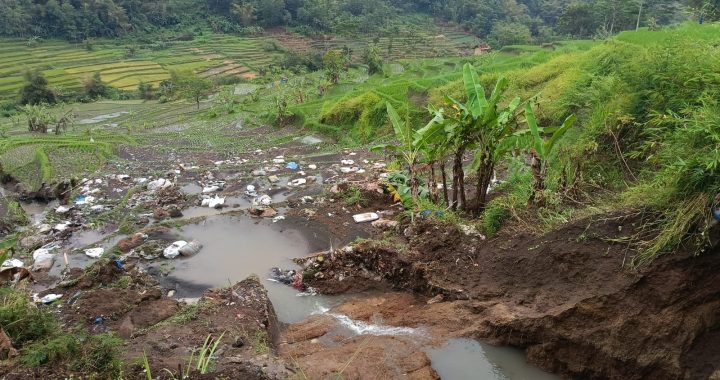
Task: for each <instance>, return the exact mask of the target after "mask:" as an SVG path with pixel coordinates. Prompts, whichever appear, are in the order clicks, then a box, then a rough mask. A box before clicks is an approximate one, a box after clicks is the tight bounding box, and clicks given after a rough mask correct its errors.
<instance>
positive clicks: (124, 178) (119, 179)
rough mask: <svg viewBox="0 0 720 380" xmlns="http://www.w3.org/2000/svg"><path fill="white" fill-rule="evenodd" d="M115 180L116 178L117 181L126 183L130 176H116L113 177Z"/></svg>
mask: <svg viewBox="0 0 720 380" xmlns="http://www.w3.org/2000/svg"><path fill="white" fill-rule="evenodd" d="M115 178H116V179H117V180H118V181H126V180H128V179H130V176H129V175H127V174H118V175H116V176H115Z"/></svg>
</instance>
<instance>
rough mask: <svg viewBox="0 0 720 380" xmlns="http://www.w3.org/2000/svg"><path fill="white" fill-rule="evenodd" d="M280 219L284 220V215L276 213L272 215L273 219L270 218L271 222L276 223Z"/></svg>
mask: <svg viewBox="0 0 720 380" xmlns="http://www.w3.org/2000/svg"><path fill="white" fill-rule="evenodd" d="M281 220H285V216H284V215H278V216H276V217H274V218H273V220H272V222H273V223H277V222H279V221H281Z"/></svg>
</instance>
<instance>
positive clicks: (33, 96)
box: [20, 70, 57, 104]
mask: <svg viewBox="0 0 720 380" xmlns="http://www.w3.org/2000/svg"><path fill="white" fill-rule="evenodd" d="M23 77H24V78H25V85H24V86H23V87H22V89H21V90H20V104H55V103H56V102H57V96H56V95H55V92H53V91H52V90H50V89H49V88H48V81H47V79H45V76H44V75H43V74H42V73H41V72H40V71H37V70H33V71H31V70H28V71H26V72H25V74H23Z"/></svg>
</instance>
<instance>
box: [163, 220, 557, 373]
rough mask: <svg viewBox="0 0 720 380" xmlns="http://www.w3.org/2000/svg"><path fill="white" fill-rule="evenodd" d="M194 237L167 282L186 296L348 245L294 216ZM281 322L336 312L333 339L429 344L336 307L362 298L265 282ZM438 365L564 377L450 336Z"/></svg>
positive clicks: (184, 232) (435, 358)
mask: <svg viewBox="0 0 720 380" xmlns="http://www.w3.org/2000/svg"><path fill="white" fill-rule="evenodd" d="M180 235H181V236H183V237H185V238H187V239H197V240H199V241H201V242H203V245H204V248H203V250H202V252H201V254H198V255H197V256H194V257H191V258H188V259H180V260H175V261H174V262H173V264H174V270H173V271H172V272H171V273H170V275H169V276H167V277H166V278H165V279H164V282H165V285H167V286H170V287H174V288H175V290H176V296H177V297H179V298H190V299H192V298H195V297H199V296H200V295H201V294H202V293H203V292H204V291H205V290H206V289H208V288H211V287H219V286H227V285H228V284H231V283H233V282H236V281H238V280H239V279H243V278H245V277H247V276H249V275H251V274H258V275H260V276H261V278H262V277H263V276H265V277H267V273H269V269H270V268H273V267H280V268H283V269H293V268H295V267H296V266H295V264H294V263H293V262H292V260H291V259H292V258H296V257H302V256H306V255H309V254H312V253H315V252H319V251H323V250H327V249H329V248H331V247H339V246H341V244H347V243H348V241H342V240H340V239H337V238H336V237H333V236H331V235H330V234H329V233H328V232H327V230H326V229H324V228H322V226H312V225H305V224H304V222H303V221H300V220H295V219H293V218H288V219H287V220H284V221H282V222H280V223H272V222H271V221H270V220H258V219H252V218H250V217H248V216H245V215H214V216H210V217H208V218H207V219H205V220H204V221H203V222H200V223H198V224H192V225H187V226H185V227H183V228H181V230H180ZM264 285H265V286H266V288H267V289H268V293H269V296H270V299H271V301H272V303H273V306H274V308H275V311H276V313H277V315H278V319H279V320H280V322H282V323H288V324H290V323H297V322H301V321H303V320H305V319H307V318H308V317H310V316H313V315H317V314H323V313H326V314H329V315H331V316H333V318H335V320H336V322H337V326H336V327H335V329H334V331H331V332H330V333H328V334H327V335H329V336H333V335H341V336H348V335H378V336H383V335H385V336H387V335H393V336H395V335H397V336H404V338H405V339H408V338H410V339H413V336H417V339H418V341H423V340H424V338H423V336H422V335H423V334H422V331H415V330H416V329H411V328H406V327H402V326H386V325H383V324H373V323H367V322H362V321H357V320H353V319H351V318H350V317H347V316H345V315H342V314H338V313H334V312H333V308H334V307H336V306H338V305H340V304H341V303H343V302H346V301H349V300H351V299H353V298H357V297H362V296H363V295H343V296H323V295H308V294H304V293H299V292H298V291H297V290H295V289H293V288H292V287H290V286H287V285H283V284H280V283H277V282H273V281H271V280H267V281H265V284H264ZM426 352H427V354H428V356H429V357H430V359H431V362H432V366H433V368H434V369H435V370H436V371H437V372H438V373H439V374H440V376H441V377H442V378H443V379H507V380H513V379H515V380H520V379H537V380H544V379H557V377H555V376H553V375H550V374H547V373H545V372H543V371H541V370H539V369H537V368H535V367H533V366H531V365H528V364H527V363H526V361H525V357H524V354H523V352H522V351H521V350H517V349H513V348H507V347H494V346H491V345H487V344H483V343H480V342H477V341H475V340H471V339H451V340H449V341H447V343H446V344H445V345H443V346H440V347H426Z"/></svg>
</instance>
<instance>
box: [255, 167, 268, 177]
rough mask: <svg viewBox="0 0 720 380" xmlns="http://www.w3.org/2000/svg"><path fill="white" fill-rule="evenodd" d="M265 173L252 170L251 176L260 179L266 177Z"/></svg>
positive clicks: (260, 170)
mask: <svg viewBox="0 0 720 380" xmlns="http://www.w3.org/2000/svg"><path fill="white" fill-rule="evenodd" d="M266 174H267V172H266V171H265V170H262V169H259V170H253V172H252V175H253V176H255V177H262V176H264V175H266Z"/></svg>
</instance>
